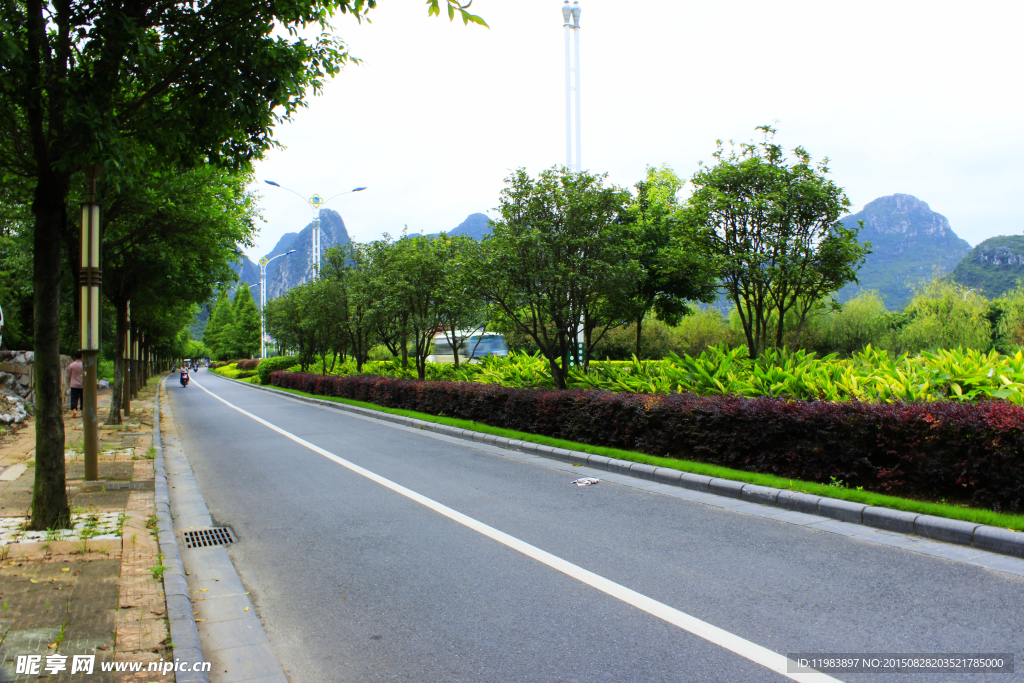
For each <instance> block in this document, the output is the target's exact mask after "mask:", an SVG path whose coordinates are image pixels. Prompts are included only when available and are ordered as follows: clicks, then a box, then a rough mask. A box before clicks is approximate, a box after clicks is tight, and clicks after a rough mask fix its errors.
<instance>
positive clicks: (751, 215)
mask: <svg viewBox="0 0 1024 683" xmlns="http://www.w3.org/2000/svg"><path fill="white" fill-rule="evenodd" d="M758 130H761V131H763V132H764V134H765V138H764V141H763V142H761V143H757V144H755V143H744V144H741V145H740V146H739V151H737V150H736V148H735V147H734V148H732V149H731V150H730V151H729V152H728V153H727V152H726V150H725V148H724V147H723V145H722V143H721V141H719V143H718V149H717V151H716V152H715V154H714V157H715V159H716V160H717V163H716V164H715V165H714V166H712V167H702V168H701V169H700V170H699V171H698V172H697V173H696V174H694V176H693V180H692V184H693V187H694V192H693V194H692V196H691V197H690V199H689V201H688V202H687V206H686V208H685V210H684V213H683V217H684V219H685V220H686V221H687V222H688V224H689V225H690V226H691V228H692V229H694V230H700V231H703V233H704V235H705V237H706V239H707V243H708V245H709V247H710V256H711V257H712V258H714V259H715V264H716V266H717V268H718V272H719V278H720V280H721V285H722V287H723V289H724V290H725V292H726V294H727V295H728V296H729V298H730V299H731V300H732V302H733V304H734V305H735V306H736V310H737V312H738V315H739V318H740V321H741V323H742V327H743V333H744V336H745V337H746V340H747V348H748V350H749V352H750V356H751V357H752V358H754V357H757V356H758V355H759V354H760V353H761V352H762V351H764V349H765V348H767V347H768V346H781V345H782V341H783V337H784V335H785V333H786V331H787V329H786V323H787V321H788V320H789V319H793V320H794V321H795V322H794V327H795V332H796V342H797V343H798V342H799V334H800V331H801V329H802V327H803V324H804V322H805V321H806V319H807V315H808V314H809V313H810V312H811V311H812V310H813V309H814V307H815V306H816V305H817V304H818V302H819V301H820V300H821V299H823V298H824V297H826V296H829V295H830V294H831V293H832V292H835V291H836V290H838V289H839V288H840V287H842V286H843V285H844V284H846V283H848V282H856V281H857V269H858V268H859V267H860V265H861V264H862V263H863V262H864V257H865V255H866V254H867V253H869V248H870V245H869V244H867V243H865V244H861V243H859V242H858V241H857V232H858V230H859V228H858V229H850V228H847V227H846V226H844V225H843V224H842V223H840V222H839V218H840V217H841V216H842V215H843V214H844V213H846V210H847V209H848V208H849V206H850V202H849V200H848V199H847V198H846V194H845V193H844V192H843V190H842V188H840V187H839V186H838V185H836V184H835V183H834V182H833V181H832V180H830V179H829V178H828V177H827V174H828V166H827V163H828V159H827V158H826V159H824V160H823V161H822V162H821V163H820V164H818V165H816V166H815V165H812V164H811V157H810V154H808V153H807V151H806V150H805V149H804V148H802V147H797V148H796V149H794V150H793V154H794V156H795V157H796V162H795V163H791V162H790V161H789V160H788V159H787V158H786V156H785V153H784V152H783V149H782V147H781V146H780V145H777V144H775V142H774V137H773V136H774V134H775V130H774V129H773V128H771V127H770V126H761V127H759V128H758ZM791 313H792V314H795V317H792V318H791V317H790V314H791ZM772 332H774V339H771V338H770V335H771V333H772Z"/></svg>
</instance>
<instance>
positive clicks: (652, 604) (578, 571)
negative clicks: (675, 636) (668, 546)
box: [193, 380, 841, 683]
mask: <svg viewBox="0 0 1024 683" xmlns="http://www.w3.org/2000/svg"><path fill="white" fill-rule="evenodd" d="M193 383H194V384H195V385H196V386H197V387H199V388H200V389H202V390H203V391H205V392H206V393H208V394H209V395H210V396H213V397H214V398H215V399H217V400H218V401H220V402H221V403H223V404H224V405H226V406H228V407H229V408H233V409H234V410H237V411H238V412H240V413H242V414H243V415H245V416H246V417H249V418H252V419H253V420H255V421H256V422H259V423H260V424H261V425H263V426H264V427H267V428H268V429H271V430H273V431H275V432H277V433H278V434H280V435H281V436H283V437H285V438H288V439H291V440H292V441H294V442H295V443H297V444H299V445H300V446H305V447H306V448H308V449H309V450H311V451H313V452H314V453H318V454H320V455H322V456H324V457H325V458H327V459H328V460H333V461H334V462H336V463H338V464H339V465H341V466H342V467H345V468H347V469H349V470H351V471H353V472H355V473H356V474H358V475H361V476H363V477H366V478H367V479H369V480H370V481H373V482H376V483H378V484H380V485H381V486H384V487H385V488H389V489H391V490H392V491H394V492H395V493H399V494H401V495H403V496H405V497H406V498H409V499H410V500H414V501H416V502H417V503H419V504H420V505H423V506H425V507H428V508H430V509H431V510H433V511H434V512H437V513H439V514H441V515H444V516H445V517H447V518H448V519H451V520H452V521H455V522H458V523H459V524H461V525H463V526H465V527H468V528H470V529H472V530H473V531H476V532H478V533H481V534H483V535H484V536H487V537H488V538H490V539H493V540H495V541H497V542H498V543H501V544H502V545H505V546H507V547H509V548H511V549H513V550H515V551H518V552H520V553H522V554H523V555H526V556H527V557H531V558H533V559H534V560H537V561H538V562H540V563H542V564H546V565H547V566H549V567H551V568H552V569H555V570H558V571H560V572H562V573H563V574H565V575H566V576H570V577H572V578H574V579H576V580H577V581H581V582H582V583H585V584H587V585H588V586H591V587H593V588H596V589H597V590H599V591H601V592H602V593H605V594H607V595H610V596H612V597H613V598H618V599H619V600H621V601H622V602H625V603H626V604H628V605H632V606H633V607H636V608H637V609H641V610H643V611H644V612H647V613H648V614H650V615H653V616H655V617H658V618H659V619H662V620H664V621H667V622H668V623H670V624H672V625H673V626H677V627H679V628H681V629H683V630H684V631H687V632H689V633H692V634H693V635H695V636H698V637H700V638H703V639H704V640H706V641H708V642H710V643H714V644H715V645H718V646H719V647H723V648H725V649H726V650H729V651H730V652H734V653H736V654H738V655H739V656H741V657H745V658H746V659H749V660H750V661H752V662H754V663H755V664H760V665H761V666H763V667H765V668H767V669H771V670H772V671H774V672H775V673H778V674H781V675H783V676H785V677H787V678H790V679H792V680H794V681H799V682H800V683H832V682H834V683H841V681H839V680H838V679H836V678H832V677H831V676H828V675H826V674H823V673H818V672H813V673H789V672H788V671H787V663H788V661H789V660H787V659H786V657H785V655H781V654H779V653H777V652H773V651H772V650H769V649H768V648H765V647H761V646H760V645H758V644H757V643H752V642H750V641H749V640H746V639H744V638H741V637H740V636H737V635H734V634H732V633H729V632H728V631H725V630H723V629H720V628H718V627H717V626H712V625H711V624H709V623H707V622H706V621H701V620H700V619H698V618H696V617H691V616H690V615H689V614H686V613H685V612H681V611H679V610H677V609H676V608H674V607H669V606H668V605H666V604H664V603H661V602H658V601H657V600H654V599H653V598H649V597H647V596H646V595H643V594H642V593H637V592H636V591H635V590H632V589H630V588H626V587H625V586H623V585H621V584H618V583H615V582H614V581H611V580H609V579H606V578H604V577H603V576H600V575H598V574H595V573H594V572H591V571H589V570H586V569H584V568H582V567H579V566H577V565H575V564H572V563H571V562H567V561H566V560H563V559H562V558H560V557H558V556H556V555H552V554H551V553H549V552H547V551H546V550H541V549H540V548H538V547H536V546H533V545H530V544H529V543H527V542H525V541H521V540H519V539H518V538H516V537H514V536H509V535H508V534H506V533H505V532H504V531H498V530H497V529H495V528H494V527H491V526H488V525H486V524H484V523H483V522H480V521H478V520H475V519H473V518H472V517H469V516H467V515H464V514H462V513H461V512H459V511H457V510H453V509H452V508H450V507H448V506H447V505H443V504H441V503H438V502H437V501H435V500H433V499H431V498H427V497H426V496H424V495H421V494H419V493H416V492H415V491H413V490H411V489H407V488H405V487H404V486H402V485H401V484H396V483H395V482H393V481H391V480H390V479H385V478H384V477H382V476H380V475H379V474H375V473H374V472H371V471H370V470H368V469H365V468H363V467H360V466H359V465H356V464H355V463H353V462H349V461H348V460H345V459H344V458H342V457H339V456H337V455H335V454H334V453H331V452H330V451H326V450H324V449H323V448H320V447H319V446H317V445H316V444H312V443H310V442H308V441H306V440H305V439H303V438H301V437H298V436H295V435H294V434H292V433H291V432H287V431H285V430H283V429H281V428H280V427H278V426H277V425H274V424H271V423H270V422H267V421H266V420H264V419H263V418H261V417H257V416H256V415H253V414H252V413H250V412H249V411H247V410H244V409H242V408H239V407H238V406H236V405H235V404H233V403H231V402H230V401H226V400H224V399H223V398H221V397H220V396H218V395H217V394H215V393H213V392H212V391H210V390H209V389H207V388H206V387H204V386H203V385H201V384H199V382H195V381H194V380H193Z"/></svg>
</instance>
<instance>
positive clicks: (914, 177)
mask: <svg viewBox="0 0 1024 683" xmlns="http://www.w3.org/2000/svg"><path fill="white" fill-rule="evenodd" d="M561 4H562V3H561V0H475V1H474V2H473V5H472V10H473V11H475V12H476V13H477V14H480V15H481V16H483V17H484V18H485V19H486V20H487V22H488V23H489V24H490V29H489V30H488V29H486V28H483V27H479V26H473V25H470V26H463V25H462V22H461V21H458V20H456V22H455V23H449V22H448V20H447V17H444V18H441V19H438V18H436V17H433V18H428V17H427V15H426V7H425V4H424V3H423V2H422V1H421V0H384V1H383V2H381V3H380V5H379V8H378V9H376V10H374V11H372V12H371V18H372V23H371V24H366V23H363V24H362V25H357V24H356V23H355V22H354V21H352V20H351V19H350V18H349V17H347V16H342V17H338V18H337V19H336V21H335V28H336V31H337V32H338V34H339V35H341V36H342V37H343V38H344V39H345V40H346V42H347V43H348V45H349V46H350V48H351V51H352V54H354V55H356V56H358V57H360V58H362V59H363V63H362V64H360V65H353V66H349V67H347V68H346V69H345V70H344V71H343V72H342V73H341V74H339V75H338V76H337V77H336V78H335V79H333V80H332V81H330V82H328V83H327V86H326V88H325V89H324V92H323V94H322V95H321V96H320V97H316V98H312V99H311V100H310V102H309V108H308V109H305V110H302V111H300V112H299V113H298V114H297V115H296V116H295V119H294V121H293V122H291V123H289V124H286V125H284V126H281V127H280V128H279V129H278V130H277V134H276V136H277V139H278V140H280V141H281V142H282V143H283V144H284V145H285V149H279V150H274V151H271V152H270V153H269V154H267V156H266V158H265V159H264V160H263V161H261V162H258V163H257V164H256V177H257V179H258V183H257V185H256V186H254V189H256V190H257V191H258V192H259V193H260V194H261V195H262V199H261V201H260V205H261V207H262V210H263V216H264V219H265V220H266V222H265V223H263V224H261V225H262V227H261V231H260V234H259V236H258V238H257V245H256V247H255V248H252V249H249V250H248V253H249V255H250V256H251V257H252V258H253V260H256V259H258V258H259V257H260V256H261V255H263V254H265V253H267V252H268V251H270V249H271V248H272V247H273V246H274V244H275V243H276V242H277V240H278V239H279V238H280V237H281V235H282V234H284V233H286V232H293V231H297V230H300V229H301V228H302V227H304V226H305V225H306V224H308V222H309V219H310V217H311V215H312V214H311V211H310V209H309V207H308V205H304V204H303V202H302V201H300V199H299V198H298V197H296V196H295V195H292V194H289V193H287V192H284V191H281V190H278V189H277V188H273V187H270V186H268V185H265V184H263V182H262V181H263V180H266V179H269V180H275V181H277V182H279V183H281V184H283V185H287V186H289V187H291V188H293V189H295V190H296V191H298V192H299V193H300V194H302V195H303V196H311V195H312V194H313V193H317V192H318V193H321V194H322V195H324V196H330V195H333V194H335V193H336V192H340V191H343V190H346V189H351V188H353V187H356V186H360V185H365V186H367V187H368V188H369V189H368V190H366V191H365V192H360V193H357V194H353V195H347V196H343V197H339V198H337V199H335V200H334V201H333V202H331V203H330V204H329V205H327V208H333V209H335V210H337V211H339V212H340V213H341V215H342V217H343V218H344V220H345V223H346V226H347V227H348V231H349V234H350V235H352V237H353V238H354V239H356V240H359V241H368V240H371V239H376V238H378V237H380V235H381V234H382V233H384V232H389V233H391V234H393V235H395V234H399V233H400V232H401V231H402V228H403V226H405V225H408V226H409V230H410V232H437V231H440V230H450V229H451V228H453V227H455V226H456V225H458V224H459V223H460V222H462V220H463V219H465V217H466V216H467V215H469V214H470V213H474V212H478V211H479V212H485V213H488V212H489V213H490V215H491V216H492V217H493V215H494V212H493V209H494V207H495V206H497V204H498V194H499V192H500V191H501V188H502V186H503V179H504V178H505V177H506V176H507V175H508V172H509V171H510V170H511V169H514V168H517V167H520V166H522V167H525V168H526V169H527V170H528V171H529V172H530V173H531V174H535V173H536V172H538V171H540V170H541V169H543V168H547V167H550V166H552V165H555V164H561V163H564V161H565V128H564V125H565V118H564V117H565V110H564V85H563V84H564V53H563V49H564V43H563V30H562V19H561ZM581 4H582V7H583V13H582V17H581V21H580V24H581V26H582V29H581V36H580V40H581V52H582V59H581V77H582V86H581V96H582V108H581V110H582V115H583V125H582V133H583V145H582V154H583V166H584V167H585V168H587V169H589V170H591V171H597V172H602V173H605V172H606V173H608V175H609V179H610V181H611V182H614V183H617V184H620V185H626V186H631V185H632V184H633V183H635V182H636V181H637V180H639V179H640V178H641V177H642V176H643V173H644V168H645V167H646V166H647V165H659V164H662V163H667V164H669V165H670V166H672V167H673V168H674V169H675V170H676V171H677V172H678V173H679V174H680V175H681V176H682V177H684V178H689V177H690V176H691V175H692V174H693V172H694V171H695V170H696V168H697V162H698V161H701V160H703V161H705V162H710V161H712V158H711V154H712V152H713V151H714V149H715V140H716V139H718V138H723V139H727V140H728V139H735V140H738V141H739V140H750V139H752V138H754V137H755V131H754V127H755V126H757V125H760V124H765V123H773V122H774V123H775V125H776V127H777V128H778V129H779V140H780V141H781V142H782V143H783V144H784V145H786V146H787V147H790V148H791V147H793V146H795V145H798V144H799V145H803V146H805V147H806V148H807V149H808V150H809V151H810V152H811V154H812V155H813V156H814V157H815V158H821V157H823V156H828V157H829V158H830V159H831V169H832V173H833V177H834V178H835V179H836V181H837V182H838V183H839V184H840V185H841V186H843V187H844V188H845V189H846V191H847V194H848V195H849V197H850V200H851V201H852V202H853V203H854V205H855V206H856V207H860V206H863V205H864V204H866V203H867V202H869V201H871V200H872V199H875V198H877V197H881V196H884V195H890V194H893V193H897V192H902V193H908V194H912V195H915V196H916V197H918V198H920V199H922V200H924V201H926V202H928V203H929V204H930V205H931V207H932V209H933V210H935V211H938V212H939V213H941V214H943V215H945V216H946V217H947V218H948V219H949V220H950V223H951V224H952V227H953V230H954V231H955V232H956V233H957V234H958V235H960V236H961V237H963V238H964V239H966V240H967V241H968V242H970V243H971V244H972V245H975V244H977V243H978V242H980V241H982V240H984V239H986V238H988V237H991V236H993V235H1005V234H1020V233H1021V232H1022V231H1024V221H1022V220H1021V214H1022V211H1024V198H1022V197H1021V194H1020V192H1019V190H1020V188H1021V186H1022V185H1024V182H1022V181H1024V164H1021V163H1020V159H1021V157H1022V152H1024V123H1022V121H1024V117H1022V114H1024V94H1022V90H1021V87H1020V82H1021V77H1020V73H1019V72H1020V66H1021V64H1022V52H1024V40H1021V38H1020V27H1021V26H1022V24H1024V22H1022V20H1024V4H1022V3H1020V2H982V3H963V2H958V3H952V2H948V3H944V2H935V1H934V0H933V1H930V2H907V1H901V0H884V1H875V0H862V1H861V2H858V3H838V2H822V1H821V0H815V1H813V2H810V1H806V2H805V1H795V0H776V1H775V2H764V0H756V1H755V0H719V1H718V2H700V3H698V2H682V1H681V0H644V1H643V2H628V1H627V0H582V1H581Z"/></svg>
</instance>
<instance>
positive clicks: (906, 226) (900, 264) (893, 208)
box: [838, 194, 971, 311]
mask: <svg viewBox="0 0 1024 683" xmlns="http://www.w3.org/2000/svg"><path fill="white" fill-rule="evenodd" d="M859 220H861V221H864V228H863V229H862V230H861V231H860V235H859V239H860V241H861V242H865V241H866V242H871V251H872V253H871V254H869V255H868V257H867V259H866V260H865V262H864V266H863V267H862V268H861V269H860V271H859V272H858V273H857V278H858V279H859V280H860V284H859V285H853V284H851V285H847V286H846V287H844V288H843V289H841V290H840V291H839V296H838V298H839V300H840V301H848V300H849V299H852V298H853V297H855V296H856V295H857V293H858V292H859V291H860V290H862V289H876V290H878V292H879V294H881V295H882V298H883V300H884V301H885V305H886V307H887V308H888V309H889V310H890V311H898V310H901V309H903V307H904V306H906V305H907V303H909V302H910V299H911V298H912V297H913V294H914V286H915V285H917V284H919V283H920V282H922V281H925V280H930V279H931V278H933V277H936V276H939V275H945V274H946V273H948V272H950V271H951V270H953V268H955V267H956V265H957V264H958V263H959V262H960V260H961V259H962V258H963V257H964V256H965V255H967V253H968V252H970V251H971V245H970V244H968V242H967V241H966V240H964V239H961V238H960V237H958V236H957V234H956V233H955V232H953V229H952V228H951V227H950V226H949V221H948V220H946V217H945V216H943V215H941V214H938V213H935V212H934V211H932V210H931V208H930V207H929V206H928V204H926V203H925V202H922V201H921V200H920V199H918V198H917V197H912V196H911V195H909V194H894V195H891V196H888V197H880V198H878V199H876V200H874V201H873V202H871V203H869V204H867V205H866V206H865V207H864V209H863V210H861V211H858V212H857V213H855V214H852V215H849V216H846V217H845V218H843V219H842V222H843V224H845V225H846V226H848V227H851V228H855V227H856V226H857V221H859Z"/></svg>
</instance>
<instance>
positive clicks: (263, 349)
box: [260, 219, 320, 358]
mask: <svg viewBox="0 0 1024 683" xmlns="http://www.w3.org/2000/svg"><path fill="white" fill-rule="evenodd" d="M319 222H320V221H319V219H317V223H319ZM318 227H319V226H318ZM317 232H319V230H317ZM314 243H315V242H314ZM295 251H296V250H295V249H292V250H291V251H286V252H284V253H283V254H278V255H277V256H272V257H271V258H267V257H266V256H264V257H263V258H261V259H260V358H266V357H267V318H266V315H265V311H266V307H267V264H269V263H270V262H271V261H273V260H274V259H276V258H281V257H282V256H288V255H289V254H294V253H295ZM319 265H320V264H319V259H317V266H319Z"/></svg>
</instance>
